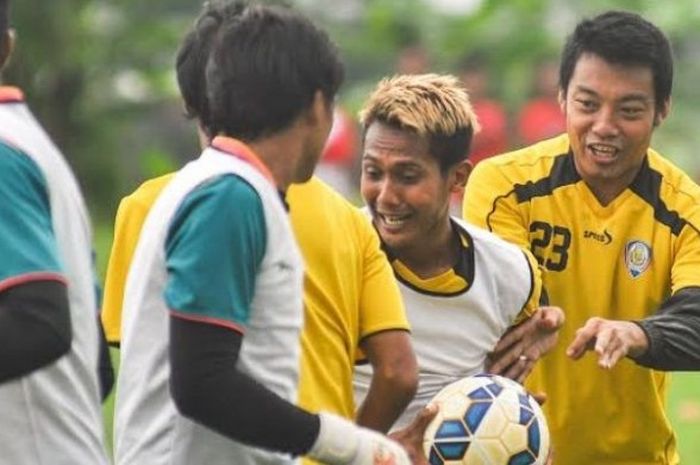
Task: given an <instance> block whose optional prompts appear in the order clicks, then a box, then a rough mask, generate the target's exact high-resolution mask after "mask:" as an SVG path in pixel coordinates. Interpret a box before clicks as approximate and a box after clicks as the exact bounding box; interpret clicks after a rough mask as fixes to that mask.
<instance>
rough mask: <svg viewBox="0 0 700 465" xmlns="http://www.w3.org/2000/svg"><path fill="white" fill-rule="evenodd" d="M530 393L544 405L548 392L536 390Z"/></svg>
mask: <svg viewBox="0 0 700 465" xmlns="http://www.w3.org/2000/svg"><path fill="white" fill-rule="evenodd" d="M530 395H531V396H532V398H533V399H535V401H537V403H538V404H540V405H544V403H545V402H547V394H545V393H544V392H535V393H531V394H530Z"/></svg>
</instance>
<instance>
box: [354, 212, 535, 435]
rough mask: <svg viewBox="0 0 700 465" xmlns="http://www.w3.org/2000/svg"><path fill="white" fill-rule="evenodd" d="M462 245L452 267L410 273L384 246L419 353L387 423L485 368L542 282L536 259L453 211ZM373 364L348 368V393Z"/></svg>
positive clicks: (366, 379)
mask: <svg viewBox="0 0 700 465" xmlns="http://www.w3.org/2000/svg"><path fill="white" fill-rule="evenodd" d="M451 221H452V230H453V233H454V234H455V236H457V238H458V239H459V241H460V244H461V246H462V247H461V249H460V254H459V256H457V257H456V263H455V265H454V267H453V268H451V269H449V270H447V271H445V272H443V273H441V274H439V275H437V276H433V277H429V278H421V277H420V276H418V275H416V274H415V273H414V272H413V271H412V270H411V269H410V268H409V267H407V266H406V265H405V264H404V263H403V262H401V261H400V260H399V259H398V258H396V257H394V256H393V255H392V254H391V251H390V250H389V249H388V248H386V247H385V250H386V251H387V255H388V256H389V259H390V261H391V264H392V267H393V269H394V275H395V277H396V280H397V282H398V283H399V289H400V290H401V296H402V297H403V300H404V304H405V306H406V314H407V315H408V321H409V322H410V324H411V328H412V331H411V336H412V342H413V349H414V351H415V354H416V359H417V361H418V390H417V392H416V395H415V396H414V398H413V400H412V401H411V403H410V404H409V405H408V407H407V408H406V410H405V411H404V412H403V414H402V415H401V416H400V417H399V419H398V420H397V421H396V423H395V424H394V426H393V428H394V429H400V428H403V427H405V426H407V425H408V424H409V423H410V422H411V421H412V420H413V419H414V418H415V416H416V414H417V413H418V412H419V411H420V409H421V408H423V407H424V406H425V405H426V404H427V403H428V402H429V401H430V400H431V399H432V398H433V397H434V396H435V395H436V394H437V393H438V392H439V391H440V390H441V389H442V388H443V387H445V386H446V385H448V384H450V383H452V382H454V381H457V380H458V379H460V378H463V377H465V376H469V375H474V374H477V373H481V372H483V371H484V362H485V360H486V355H487V354H488V353H489V352H490V351H491V350H492V349H493V348H494V346H495V345H496V343H497V342H498V340H499V339H500V338H501V336H502V335H503V333H504V332H505V331H506V330H507V329H508V328H509V327H510V326H512V325H513V324H514V323H516V322H517V321H519V320H520V319H523V318H527V317H529V316H531V315H532V314H533V313H534V312H535V311H536V310H537V306H538V303H539V298H540V292H541V288H542V283H541V280H540V276H539V270H538V267H537V262H536V261H535V259H534V258H533V257H532V256H531V255H530V254H529V253H528V252H526V251H523V250H522V249H521V248H519V247H517V246H515V245H513V244H509V243H507V242H506V241H504V240H502V239H500V238H499V237H497V236H496V235H495V234H492V233H489V232H488V231H485V230H483V229H480V228H476V227H474V226H471V225H468V224H466V223H464V222H463V221H461V220H459V219H456V218H454V219H452V220H451ZM371 379H372V369H371V367H370V366H369V365H367V364H364V365H360V366H358V367H356V369H355V379H354V387H355V398H356V402H359V401H362V400H363V399H364V398H365V397H366V395H367V391H368V390H369V387H370V384H371Z"/></svg>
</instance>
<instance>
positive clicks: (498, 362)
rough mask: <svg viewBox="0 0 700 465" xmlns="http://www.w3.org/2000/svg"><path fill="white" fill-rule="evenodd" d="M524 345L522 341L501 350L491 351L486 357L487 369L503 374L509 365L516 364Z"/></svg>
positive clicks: (490, 371)
mask: <svg viewBox="0 0 700 465" xmlns="http://www.w3.org/2000/svg"><path fill="white" fill-rule="evenodd" d="M524 349H525V348H524V346H523V344H522V341H521V342H520V343H518V344H516V345H515V346H513V347H511V348H509V349H508V350H506V351H502V352H492V353H491V354H490V355H489V358H488V364H487V371H488V372H489V373H492V374H495V375H503V374H504V373H505V372H506V371H507V370H508V369H509V368H510V367H511V366H513V365H515V364H517V362H518V358H519V357H520V356H521V355H522V353H523V350H524Z"/></svg>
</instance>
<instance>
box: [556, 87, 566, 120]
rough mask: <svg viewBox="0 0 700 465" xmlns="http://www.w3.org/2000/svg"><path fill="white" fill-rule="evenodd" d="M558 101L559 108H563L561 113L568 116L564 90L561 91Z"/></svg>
mask: <svg viewBox="0 0 700 465" xmlns="http://www.w3.org/2000/svg"><path fill="white" fill-rule="evenodd" d="M557 100H559V108H561V112H562V113H564V114H566V93H565V92H564V89H559V94H558V95H557Z"/></svg>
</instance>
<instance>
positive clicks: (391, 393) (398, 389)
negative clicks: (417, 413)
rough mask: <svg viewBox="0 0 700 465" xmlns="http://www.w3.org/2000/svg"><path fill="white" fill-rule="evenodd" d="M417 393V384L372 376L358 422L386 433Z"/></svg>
mask: <svg viewBox="0 0 700 465" xmlns="http://www.w3.org/2000/svg"><path fill="white" fill-rule="evenodd" d="M414 394H415V386H414V387H411V386H408V388H407V387H406V386H404V383H397V382H392V381H391V380H386V379H382V380H380V379H377V377H376V376H375V377H373V378H372V383H371V385H370V388H369V390H368V391H367V397H365V400H364V401H363V402H362V405H360V406H359V408H358V409H357V414H356V419H355V421H356V423H357V424H358V425H360V426H364V427H366V428H370V429H373V430H375V431H379V432H382V433H386V432H387V431H389V430H390V429H391V426H392V425H393V424H394V422H396V420H397V419H398V418H399V417H400V416H401V414H402V413H403V411H404V410H405V409H406V407H407V406H408V404H409V403H410V402H411V399H413V395H414Z"/></svg>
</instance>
